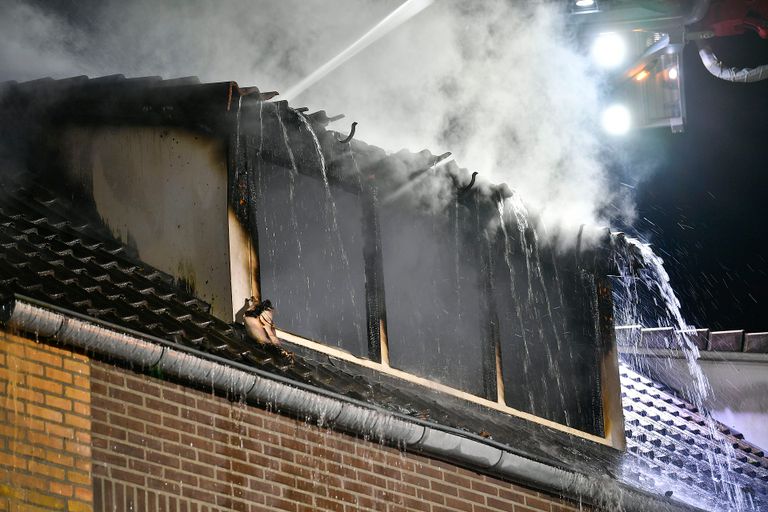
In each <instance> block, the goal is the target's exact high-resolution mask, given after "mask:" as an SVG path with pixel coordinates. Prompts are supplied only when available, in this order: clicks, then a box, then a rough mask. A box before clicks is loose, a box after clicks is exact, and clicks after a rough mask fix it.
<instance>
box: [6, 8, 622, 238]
mask: <svg viewBox="0 0 768 512" xmlns="http://www.w3.org/2000/svg"><path fill="white" fill-rule="evenodd" d="M400 3H401V2H400V1H399V0H377V1H373V0H365V1H360V0H358V1H355V0H335V1H334V2H327V1H317V0H311V1H307V0H285V1H281V2H269V1H267V0H259V1H254V0H252V1H247V0H233V1H226V2H225V1H213V0H185V1H167V2H157V1H150V0H139V1H132V2H122V1H116V0H112V1H104V2H92V3H89V2H86V3H85V4H82V3H80V4H78V3H73V4H65V5H68V7H58V8H52V7H49V6H45V7H44V6H42V5H38V4H34V3H27V2H13V1H11V3H10V4H4V5H5V6H4V7H2V12H0V38H1V41H2V44H0V79H14V80H25V79H32V78H38V77H41V76H53V77H58V78H61V77H66V76H72V75H76V74H87V75H90V76H99V75H105V74H112V73H122V74H124V75H126V76H146V75H160V76H163V77H165V78H170V77H177V76H187V75H196V76H199V77H200V78H201V79H202V80H204V81H225V80H236V81H238V82H239V83H240V85H256V86H258V87H259V88H260V89H262V90H278V91H279V90H288V89H289V88H290V87H291V86H292V85H294V84H295V83H296V82H298V81H299V80H300V79H301V78H303V77H304V76H306V75H307V74H309V73H311V72H312V71H314V69H315V68H316V67H317V66H319V65H320V64H322V63H323V62H325V61H327V60H328V59H329V58H331V57H333V56H334V55H336V54H337V53H338V52H340V51H341V50H343V49H344V48H345V47H346V46H347V45H349V44H351V43H352V42H353V41H355V40H356V39H357V38H358V37H359V36H360V35H361V34H363V33H364V32H366V31H367V30H369V29H370V28H371V27H372V26H374V25H375V24H376V22H377V21H378V20H380V19H382V18H384V17H385V16H386V15H387V14H388V13H389V12H391V11H392V10H393V9H395V8H396V7H397V6H398V5H399V4H400ZM561 11H562V3H560V4H554V3H550V2H511V1H503V0H487V1H477V2H473V3H468V2H459V1H438V2H435V3H434V4H433V5H432V6H430V7H429V8H427V9H425V10H424V11H422V12H421V13H419V14H418V15H416V16H415V17H413V18H412V19H410V20H409V21H407V22H406V23H404V24H403V25H402V26H401V27H399V28H397V29H395V30H394V31H392V32H390V33H389V34H387V35H386V36H385V37H383V38H382V39H381V40H379V41H377V42H376V43H374V44H372V45H371V46H370V47H368V48H367V49H365V50H363V51H362V52H361V53H359V54H358V55H356V56H355V57H354V58H353V59H351V60H350V61H349V62H347V63H345V64H344V65H342V66H341V67H339V68H338V69H337V70H336V71H334V72H333V73H331V74H330V75H329V76H327V77H325V78H324V79H323V80H322V81H320V82H318V83H317V84H315V85H314V86H313V87H311V88H310V89H308V90H307V91H306V92H305V93H303V94H301V95H299V96H298V97H297V98H295V99H294V100H293V101H292V105H293V106H303V105H307V106H310V107H311V108H313V109H325V110H327V111H328V112H329V114H337V113H344V114H346V115H347V120H349V121H352V120H354V121H358V122H359V123H360V124H359V127H358V135H357V137H358V138H360V139H362V140H365V141H366V142H369V143H371V144H375V145H378V146H381V147H384V148H385V149H387V150H391V151H396V150H398V149H400V148H408V149H410V150H413V151H418V150H420V149H423V148H428V149H430V150H431V151H432V152H433V153H435V154H438V153H442V152H443V151H452V152H453V153H454V154H455V155H456V160H457V161H458V163H459V164H460V165H461V166H463V167H467V168H469V169H470V170H472V171H475V170H476V171H479V172H480V173H481V177H482V178H484V179H485V180H487V181H494V182H506V183H508V184H509V185H510V187H511V188H513V189H515V190H517V191H518V192H519V193H521V194H522V196H523V197H524V198H525V200H526V202H527V203H528V205H529V207H530V209H531V210H533V211H535V212H536V213H538V214H539V215H540V216H541V218H542V219H543V220H544V221H545V222H546V224H547V225H548V226H550V230H551V231H556V230H558V228H566V229H568V228H577V227H578V226H579V225H580V224H582V223H587V224H604V223H606V219H605V217H604V212H605V211H606V210H610V214H611V215H612V216H615V215H617V212H618V214H619V215H625V216H627V215H631V207H629V206H628V204H629V203H628V202H627V201H626V199H625V198H623V197H621V196H619V195H618V194H617V192H616V190H615V188H614V187H612V186H611V184H610V183H611V181H610V180H609V178H608V176H607V173H606V171H605V167H604V166H603V164H602V163H601V160H602V159H603V158H604V154H603V152H604V151H603V148H602V146H601V136H600V130H599V128H598V126H597V122H596V117H597V112H598V97H599V94H598V91H599V85H598V80H596V79H595V78H594V77H592V76H591V73H592V71H591V69H590V67H589V65H588V63H587V62H586V60H585V58H584V57H583V56H582V55H581V54H580V53H579V51H578V49H577V47H576V46H577V45H576V43H575V42H574V41H572V40H571V39H570V38H569V36H568V28H567V20H566V17H565V14H564V13H563V12H561ZM278 99H279V98H278ZM343 123H344V122H343V121H342V122H341V123H339V124H338V125H337V126H335V127H336V128H337V129H339V130H340V131H345V130H346V126H345V125H344V124H343Z"/></svg>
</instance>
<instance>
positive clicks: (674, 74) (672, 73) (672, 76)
mask: <svg viewBox="0 0 768 512" xmlns="http://www.w3.org/2000/svg"><path fill="white" fill-rule="evenodd" d="M667 76H668V77H669V79H670V80H677V76H678V71H677V68H676V67H672V68H669V71H667Z"/></svg>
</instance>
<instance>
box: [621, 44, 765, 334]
mask: <svg viewBox="0 0 768 512" xmlns="http://www.w3.org/2000/svg"><path fill="white" fill-rule="evenodd" d="M711 45H712V47H713V49H714V51H715V53H716V55H717V56H718V58H720V59H721V60H722V61H724V62H725V63H726V64H728V65H729V66H745V67H753V66H756V65H760V64H765V63H768V41H763V40H761V39H759V38H758V37H757V36H756V35H752V34H747V35H744V36H737V37H730V38H720V39H717V40H714V41H712V44H711ZM684 67H685V93H686V98H687V102H686V103H687V115H688V122H687V127H686V131H685V133H683V134H672V133H669V132H668V131H662V130H653V131H647V132H643V133H642V134H639V135H636V136H635V137H634V140H633V141H632V142H631V144H632V145H633V146H635V147H634V148H633V149H634V150H636V151H637V152H638V154H640V155H642V154H643V153H646V154H648V155H654V154H658V155H659V156H660V158H659V159H658V162H657V168H656V169H655V170H654V172H652V173H651V174H650V176H648V177H647V178H646V179H645V180H644V181H641V183H640V184H639V185H638V187H637V203H638V213H639V215H638V220H637V223H636V228H637V229H638V230H639V231H640V232H641V233H644V234H645V235H646V237H647V238H648V239H649V240H650V241H651V242H652V244H653V246H654V248H655V250H656V252H657V253H659V254H660V255H662V257H663V258H664V260H665V264H666V267H667V270H668V272H669V273H670V276H671V279H672V284H673V286H674V288H675V290H676V291H677V293H678V295H679V297H680V299H681V302H682V303H683V309H684V312H685V314H686V318H687V320H688V321H689V322H690V323H692V324H694V325H697V326H700V327H709V328H710V329H746V330H747V331H751V332H757V331H768V252H767V249H768V242H767V241H766V236H767V235H768V225H767V224H766V223H768V129H766V123H768V118H767V116H768V81H763V82H760V83H755V84H734V83H730V82H726V81H722V80H718V79H716V78H714V77H713V76H711V75H710V74H709V73H708V72H707V71H706V69H705V68H704V66H703V65H702V64H701V61H700V59H699V56H698V53H697V48H696V46H695V44H693V43H691V44H689V45H688V47H687V48H686V49H685V61H684ZM659 152H660V153H659Z"/></svg>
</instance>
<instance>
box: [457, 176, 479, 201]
mask: <svg viewBox="0 0 768 512" xmlns="http://www.w3.org/2000/svg"><path fill="white" fill-rule="evenodd" d="M477 174H478V172H477V171H475V172H473V173H472V179H471V180H470V182H469V185H467V186H466V187H463V188H461V189H459V197H461V196H463V195H464V194H466V193H467V192H469V189H471V188H472V187H473V186H474V185H475V178H477Z"/></svg>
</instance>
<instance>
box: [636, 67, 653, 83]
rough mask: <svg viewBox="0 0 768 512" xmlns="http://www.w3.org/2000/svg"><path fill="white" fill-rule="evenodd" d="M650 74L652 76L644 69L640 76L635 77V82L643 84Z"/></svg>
mask: <svg viewBox="0 0 768 512" xmlns="http://www.w3.org/2000/svg"><path fill="white" fill-rule="evenodd" d="M650 74H651V73H650V71H648V70H647V69H644V70H642V71H641V72H639V73H638V74H636V75H635V80H636V81H638V82H642V81H643V80H645V79H646V78H648V76H649V75H650Z"/></svg>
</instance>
